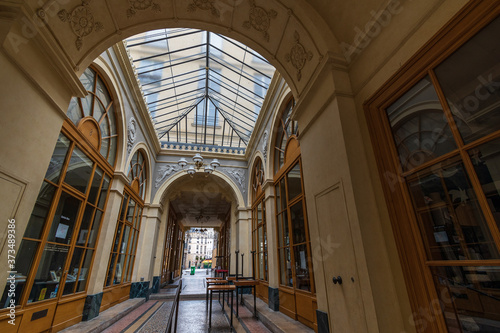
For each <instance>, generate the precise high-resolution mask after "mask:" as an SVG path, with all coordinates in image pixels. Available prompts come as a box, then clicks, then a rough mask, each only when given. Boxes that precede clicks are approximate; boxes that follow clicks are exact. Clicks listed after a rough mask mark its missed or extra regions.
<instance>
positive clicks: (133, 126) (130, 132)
mask: <svg viewBox="0 0 500 333" xmlns="http://www.w3.org/2000/svg"><path fill="white" fill-rule="evenodd" d="M136 133H137V122H136V120H135V118H134V117H131V118H130V119H129V121H128V128H127V153H129V154H130V151H131V150H132V146H133V145H134V143H135V139H136Z"/></svg>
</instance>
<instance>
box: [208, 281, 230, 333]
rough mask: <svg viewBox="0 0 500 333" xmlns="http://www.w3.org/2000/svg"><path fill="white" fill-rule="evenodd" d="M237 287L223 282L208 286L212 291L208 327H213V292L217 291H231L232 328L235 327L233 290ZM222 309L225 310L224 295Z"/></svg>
mask: <svg viewBox="0 0 500 333" xmlns="http://www.w3.org/2000/svg"><path fill="white" fill-rule="evenodd" d="M235 289H236V287H235V286H234V285H230V284H223V285H211V286H208V287H207V290H208V291H209V292H210V312H209V315H208V316H209V317H208V328H209V329H210V328H211V327H212V294H213V293H214V292H215V293H219V295H220V293H226V292H229V293H231V329H233V291H234V290H235ZM222 311H224V297H222Z"/></svg>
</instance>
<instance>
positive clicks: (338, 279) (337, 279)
mask: <svg viewBox="0 0 500 333" xmlns="http://www.w3.org/2000/svg"><path fill="white" fill-rule="evenodd" d="M332 281H333V284H337V283H338V284H342V277H341V276H340V275H339V276H337V277H335V276H334V277H333V279H332Z"/></svg>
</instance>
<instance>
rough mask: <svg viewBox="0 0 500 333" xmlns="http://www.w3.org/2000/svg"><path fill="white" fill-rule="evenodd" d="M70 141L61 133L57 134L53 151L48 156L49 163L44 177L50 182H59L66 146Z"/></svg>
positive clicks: (66, 150) (67, 146)
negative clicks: (50, 155) (49, 156)
mask: <svg viewBox="0 0 500 333" xmlns="http://www.w3.org/2000/svg"><path fill="white" fill-rule="evenodd" d="M69 145H70V141H69V140H68V138H66V137H65V136H64V135H63V134H59V138H58V139H57V142H56V146H55V148H54V152H53V153H52V157H51V158H50V164H49V167H48V168H47V172H46V173H45V178H46V179H48V180H50V181H51V182H53V183H55V184H57V183H58V182H59V175H60V174H61V169H62V167H63V165H64V160H65V159H66V154H67V153H68V148H69Z"/></svg>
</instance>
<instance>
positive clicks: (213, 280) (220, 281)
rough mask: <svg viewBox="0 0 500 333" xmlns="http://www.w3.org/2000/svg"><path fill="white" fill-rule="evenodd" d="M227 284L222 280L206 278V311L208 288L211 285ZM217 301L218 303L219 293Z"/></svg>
mask: <svg viewBox="0 0 500 333" xmlns="http://www.w3.org/2000/svg"><path fill="white" fill-rule="evenodd" d="M225 284H227V281H226V280H224V279H222V278H207V295H206V299H207V309H208V287H210V286H211V285H225ZM219 301H220V293H219Z"/></svg>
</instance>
